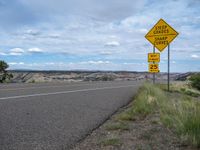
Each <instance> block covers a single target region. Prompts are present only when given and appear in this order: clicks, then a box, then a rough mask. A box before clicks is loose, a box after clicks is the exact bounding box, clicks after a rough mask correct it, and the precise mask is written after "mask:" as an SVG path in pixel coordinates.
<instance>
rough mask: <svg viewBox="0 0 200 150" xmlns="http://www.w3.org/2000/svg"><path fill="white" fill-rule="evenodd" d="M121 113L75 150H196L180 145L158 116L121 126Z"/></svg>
mask: <svg viewBox="0 0 200 150" xmlns="http://www.w3.org/2000/svg"><path fill="white" fill-rule="evenodd" d="M122 111H123V110H120V111H119V112H118V113H116V114H115V115H113V116H112V117H111V118H110V119H109V120H108V121H106V122H105V123H104V124H103V125H102V126H100V127H99V128H98V129H96V130H94V131H93V132H92V133H91V134H90V135H89V136H87V137H86V138H85V139H83V140H82V141H81V142H80V143H78V144H77V145H76V146H75V147H74V148H73V150H196V149H195V148H192V147H190V146H188V145H187V144H185V143H184V142H180V140H179V138H178V137H176V135H175V134H174V133H173V132H171V131H170V130H169V129H167V128H166V127H164V126H163V125H162V124H161V122H160V120H159V116H158V115H159V114H158V113H154V114H151V115H149V116H147V117H146V118H143V119H141V118H140V119H136V120H134V121H125V122H124V121H123V122H120V121H119V120H117V119H116V117H117V115H118V114H119V113H120V112H122Z"/></svg>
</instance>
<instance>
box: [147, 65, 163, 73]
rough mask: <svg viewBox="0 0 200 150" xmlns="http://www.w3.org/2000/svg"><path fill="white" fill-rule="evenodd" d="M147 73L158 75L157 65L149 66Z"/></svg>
mask: <svg viewBox="0 0 200 150" xmlns="http://www.w3.org/2000/svg"><path fill="white" fill-rule="evenodd" d="M149 72H150V73H158V72H160V70H159V65H158V64H149Z"/></svg>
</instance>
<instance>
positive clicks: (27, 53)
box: [0, 0, 200, 72]
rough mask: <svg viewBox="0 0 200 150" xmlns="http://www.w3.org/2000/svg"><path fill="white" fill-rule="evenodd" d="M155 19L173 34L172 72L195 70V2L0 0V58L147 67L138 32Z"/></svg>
mask: <svg viewBox="0 0 200 150" xmlns="http://www.w3.org/2000/svg"><path fill="white" fill-rule="evenodd" d="M160 18H163V19H164V20H166V21H167V22H168V23H169V24H170V25H171V26H173V27H174V28H175V29H176V30H177V31H178V32H179V36H178V37H177V38H176V39H175V40H174V41H173V43H172V44H171V70H172V72H187V71H199V70H200V1H199V0H168V1H160V0H134V1H133V0H123V1H122V0H101V1H100V0H84V1H83V0H43V1H41V0H0V35H1V36H0V59H1V60H5V61H6V62H8V63H9V65H10V69H37V70H77V69H86V70H130V71H147V70H148V63H147V54H148V53H149V52H151V51H152V45H151V44H150V43H149V42H148V41H147V40H146V39H145V38H144V36H145V34H146V33H147V32H148V31H149V30H150V29H151V28H152V27H153V25H154V24H155V23H156V22H157V21H158V20H159V19H160ZM160 70H161V71H162V72H165V71H167V50H165V51H164V52H162V53H161V62H160Z"/></svg>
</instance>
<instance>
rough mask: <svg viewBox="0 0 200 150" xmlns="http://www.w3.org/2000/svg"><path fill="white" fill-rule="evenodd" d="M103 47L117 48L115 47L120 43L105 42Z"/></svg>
mask: <svg viewBox="0 0 200 150" xmlns="http://www.w3.org/2000/svg"><path fill="white" fill-rule="evenodd" d="M105 46H110V47H117V46H120V43H119V42H117V41H111V42H107V43H106V44H105Z"/></svg>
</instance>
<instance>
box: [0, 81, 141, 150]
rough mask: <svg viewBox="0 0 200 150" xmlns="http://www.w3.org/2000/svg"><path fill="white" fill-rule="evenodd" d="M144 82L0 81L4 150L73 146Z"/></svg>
mask: <svg viewBox="0 0 200 150" xmlns="http://www.w3.org/2000/svg"><path fill="white" fill-rule="evenodd" d="M140 84H141V82H138V81H123V82H121V81H120V82H119V81H118V82H95V83H74V84H67V83H43V84H8V85H0V150H68V149H70V148H71V147H72V146H73V145H74V144H76V143H77V142H78V141H79V140H80V139H82V138H83V137H85V136H86V135H87V134H88V133H90V132H91V131H92V130H93V129H95V128H96V127H98V126H99V125H100V124H102V123H103V122H104V121H105V120H106V119H107V118H108V117H109V116H110V115H112V114H113V113H114V112H115V111H116V110H117V109H119V108H120V107H122V106H123V105H126V104H127V103H128V102H129V101H130V100H131V98H132V97H133V95H134V94H135V93H136V91H137V89H138V87H139V85H140Z"/></svg>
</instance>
